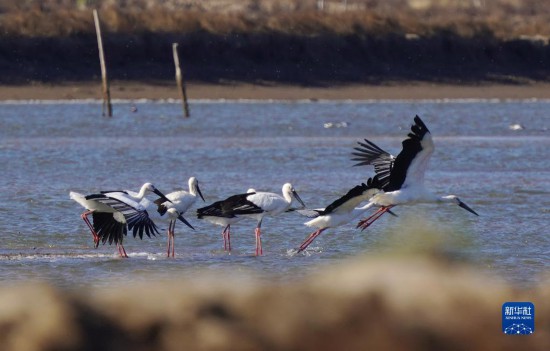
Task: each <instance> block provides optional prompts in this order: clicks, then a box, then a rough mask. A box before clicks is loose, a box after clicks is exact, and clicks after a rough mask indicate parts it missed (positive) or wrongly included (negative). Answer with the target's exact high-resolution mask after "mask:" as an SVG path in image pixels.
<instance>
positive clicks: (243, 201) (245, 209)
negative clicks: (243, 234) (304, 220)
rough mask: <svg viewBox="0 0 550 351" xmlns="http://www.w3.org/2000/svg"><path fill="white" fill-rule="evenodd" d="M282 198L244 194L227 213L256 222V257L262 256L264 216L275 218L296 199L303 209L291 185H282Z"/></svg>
mask: <svg viewBox="0 0 550 351" xmlns="http://www.w3.org/2000/svg"><path fill="white" fill-rule="evenodd" d="M282 193H283V194H282V196H281V195H279V194H275V193H268V192H255V193H254V194H246V196H243V197H241V198H239V201H237V202H235V204H234V205H233V208H232V209H230V211H229V213H231V214H233V215H236V216H244V217H249V218H253V219H255V220H257V221H258V223H257V225H256V230H255V236H256V256H258V255H262V254H263V249H262V239H261V226H262V221H263V219H264V217H265V216H276V215H278V214H281V213H283V212H285V211H286V210H288V209H289V207H290V205H291V204H292V200H293V199H296V200H297V201H298V202H299V203H300V204H301V205H302V207H305V205H304V202H303V201H302V199H300V196H299V195H298V193H297V192H296V190H294V188H293V187H292V184H290V183H286V184H285V185H283V189H282Z"/></svg>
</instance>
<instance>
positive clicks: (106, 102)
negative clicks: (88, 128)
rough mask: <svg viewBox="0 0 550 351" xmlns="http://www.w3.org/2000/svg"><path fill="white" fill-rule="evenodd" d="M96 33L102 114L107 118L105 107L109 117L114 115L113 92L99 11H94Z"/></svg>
mask: <svg viewBox="0 0 550 351" xmlns="http://www.w3.org/2000/svg"><path fill="white" fill-rule="evenodd" d="M94 22H95V32H96V34H97V47H98V48H99V63H100V65H101V80H102V90H103V107H102V108H101V114H102V115H103V116H105V107H107V116H109V117H111V116H112V115H113V107H112V106H111V92H110V91H109V81H108V80H107V67H106V66H105V55H104V54H103V40H102V39H101V28H100V27H99V16H98V15H97V10H95V9H94Z"/></svg>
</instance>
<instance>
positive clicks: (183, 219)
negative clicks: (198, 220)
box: [178, 215, 195, 230]
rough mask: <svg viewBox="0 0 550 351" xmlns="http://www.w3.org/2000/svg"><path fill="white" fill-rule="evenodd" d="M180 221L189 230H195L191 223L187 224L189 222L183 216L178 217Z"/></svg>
mask: <svg viewBox="0 0 550 351" xmlns="http://www.w3.org/2000/svg"><path fill="white" fill-rule="evenodd" d="M178 219H179V220H180V221H182V222H183V223H185V225H186V226H188V227H189V228H191V229H193V230H195V228H193V226H192V225H191V224H190V223H189V222H187V220H186V219H185V218H183V216H182V215H178Z"/></svg>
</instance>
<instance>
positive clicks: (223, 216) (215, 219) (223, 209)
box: [197, 188, 256, 251]
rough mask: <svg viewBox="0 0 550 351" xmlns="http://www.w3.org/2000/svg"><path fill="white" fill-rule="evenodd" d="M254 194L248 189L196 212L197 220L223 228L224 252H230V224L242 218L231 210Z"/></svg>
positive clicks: (253, 191) (253, 190)
mask: <svg viewBox="0 0 550 351" xmlns="http://www.w3.org/2000/svg"><path fill="white" fill-rule="evenodd" d="M255 193H256V190H255V189H252V188H250V189H248V190H247V191H246V193H245V194H237V195H232V196H229V197H228V198H227V199H225V200H220V201H216V202H214V203H212V204H211V205H208V206H205V207H202V208H199V209H198V210H197V217H198V218H199V219H206V220H207V221H209V222H210V223H214V224H217V225H221V226H222V227H224V229H223V231H222V238H223V249H224V251H231V224H235V223H237V222H239V221H240V220H242V219H243V218H244V217H242V216H237V215H236V214H235V213H233V209H234V208H235V207H237V205H238V204H241V203H243V202H244V201H246V197H247V196H249V195H252V194H255Z"/></svg>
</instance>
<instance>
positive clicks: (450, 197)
mask: <svg viewBox="0 0 550 351" xmlns="http://www.w3.org/2000/svg"><path fill="white" fill-rule="evenodd" d="M443 200H444V201H446V202H450V203H454V204H456V205H458V206H460V207H462V208H463V209H465V210H466V211H468V212H470V213H473V214H475V215H476V216H479V215H478V214H477V212H476V211H474V210H472V209H471V208H470V206H468V205H466V204H465V203H464V202H462V201H460V199H459V198H458V196H456V195H448V196H443Z"/></svg>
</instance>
